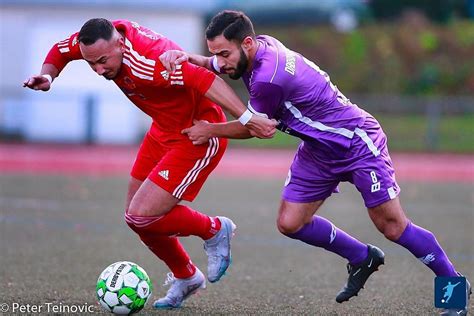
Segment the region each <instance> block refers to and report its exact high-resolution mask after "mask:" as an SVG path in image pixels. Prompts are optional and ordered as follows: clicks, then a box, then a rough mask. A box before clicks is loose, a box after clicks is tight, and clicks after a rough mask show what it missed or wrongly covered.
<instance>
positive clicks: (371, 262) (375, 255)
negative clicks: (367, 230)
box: [336, 245, 385, 303]
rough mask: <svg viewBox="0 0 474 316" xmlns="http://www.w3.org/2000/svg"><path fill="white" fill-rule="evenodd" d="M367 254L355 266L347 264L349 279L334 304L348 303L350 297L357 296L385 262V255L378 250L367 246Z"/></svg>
mask: <svg viewBox="0 0 474 316" xmlns="http://www.w3.org/2000/svg"><path fill="white" fill-rule="evenodd" d="M367 247H368V248H369V254H368V256H367V258H366V259H365V260H364V261H362V262H361V263H359V264H357V265H354V266H353V265H351V264H350V263H348V264H347V272H348V273H349V278H348V279H347V283H346V285H345V286H344V288H343V289H342V290H341V291H340V292H339V293H338V294H337V296H336V302H338V303H342V302H345V301H348V300H349V299H350V298H351V297H353V296H357V294H358V293H359V291H360V289H362V288H364V284H365V282H367V279H368V278H369V276H370V275H371V274H372V273H374V272H375V271H377V270H378V267H379V266H380V265H382V264H384V262H385V254H384V253H383V251H382V250H380V249H379V248H377V247H375V246H372V245H367Z"/></svg>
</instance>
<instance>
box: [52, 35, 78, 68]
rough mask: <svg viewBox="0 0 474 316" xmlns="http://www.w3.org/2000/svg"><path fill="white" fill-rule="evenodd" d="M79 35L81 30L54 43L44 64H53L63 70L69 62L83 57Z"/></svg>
mask: <svg viewBox="0 0 474 316" xmlns="http://www.w3.org/2000/svg"><path fill="white" fill-rule="evenodd" d="M78 35H79V32H77V33H74V34H72V35H71V36H69V37H68V38H66V39H64V40H62V41H60V42H57V43H56V44H54V46H53V47H52V48H51V49H50V51H49V53H48V55H47V56H46V59H45V60H44V63H43V64H52V65H54V66H55V67H56V68H58V70H59V72H61V70H63V69H64V67H65V66H66V65H67V63H68V62H70V61H72V60H76V59H82V54H81V50H80V49H79V41H78V40H77V36H78Z"/></svg>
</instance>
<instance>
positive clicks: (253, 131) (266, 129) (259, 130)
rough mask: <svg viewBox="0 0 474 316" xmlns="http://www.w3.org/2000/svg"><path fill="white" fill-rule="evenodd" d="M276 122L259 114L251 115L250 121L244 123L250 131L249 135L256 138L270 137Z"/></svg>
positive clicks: (274, 131) (273, 132) (274, 129)
mask: <svg viewBox="0 0 474 316" xmlns="http://www.w3.org/2000/svg"><path fill="white" fill-rule="evenodd" d="M277 125H278V122H277V121H276V120H274V119H271V120H270V119H267V118H265V117H262V116H259V115H255V114H254V115H252V118H251V119H250V121H249V122H248V123H247V124H245V127H247V128H248V129H249V131H250V135H252V136H254V137H258V138H272V137H273V135H275V133H276V128H275V126H277Z"/></svg>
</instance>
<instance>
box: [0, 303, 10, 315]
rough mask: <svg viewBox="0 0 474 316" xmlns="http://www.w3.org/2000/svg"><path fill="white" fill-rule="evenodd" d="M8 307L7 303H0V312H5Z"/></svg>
mask: <svg viewBox="0 0 474 316" xmlns="http://www.w3.org/2000/svg"><path fill="white" fill-rule="evenodd" d="M9 309H10V306H9V305H8V304H7V303H2V304H0V312H2V313H6V312H8V310H9Z"/></svg>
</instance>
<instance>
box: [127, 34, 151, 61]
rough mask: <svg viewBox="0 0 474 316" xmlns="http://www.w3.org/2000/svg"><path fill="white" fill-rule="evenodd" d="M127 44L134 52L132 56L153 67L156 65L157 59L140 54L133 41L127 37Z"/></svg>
mask: <svg viewBox="0 0 474 316" xmlns="http://www.w3.org/2000/svg"><path fill="white" fill-rule="evenodd" d="M125 46H126V47H127V48H128V49H129V50H130V53H132V56H133V57H135V59H136V60H138V61H141V62H142V63H144V64H147V65H150V66H152V67H153V68H154V67H155V63H156V62H155V61H154V60H153V59H148V58H145V57H144V56H141V55H140V54H138V53H137V52H136V51H135V50H134V49H133V46H132V43H131V42H130V41H129V40H128V38H125Z"/></svg>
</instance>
